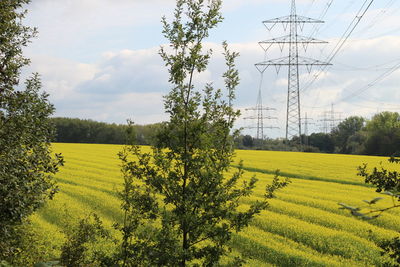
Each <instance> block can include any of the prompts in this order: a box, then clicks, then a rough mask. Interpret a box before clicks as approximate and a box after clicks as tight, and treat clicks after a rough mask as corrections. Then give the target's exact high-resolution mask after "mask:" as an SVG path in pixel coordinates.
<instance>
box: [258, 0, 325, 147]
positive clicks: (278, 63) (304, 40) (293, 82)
mask: <svg viewBox="0 0 400 267" xmlns="http://www.w3.org/2000/svg"><path fill="white" fill-rule="evenodd" d="M306 23H323V21H322V20H316V19H312V18H308V17H304V16H299V15H297V14H296V1H295V0H292V3H291V13H290V15H289V16H285V17H280V18H275V19H270V20H265V21H263V24H264V25H265V27H266V28H267V29H268V30H271V29H272V28H273V27H274V26H275V25H276V24H282V25H283V27H284V30H285V31H286V30H287V29H288V28H289V35H286V36H282V37H278V38H274V39H271V40H267V41H262V42H260V43H259V44H260V46H261V47H262V48H263V49H264V50H265V52H266V51H267V50H268V49H269V48H270V47H271V46H272V45H275V44H278V45H279V47H280V49H281V50H282V51H283V49H284V46H285V44H288V45H289V55H288V56H287V57H283V58H278V59H272V60H264V61H263V62H260V63H257V64H256V67H257V69H258V70H259V71H260V72H261V73H263V72H264V71H265V70H266V69H267V68H268V67H269V66H275V68H276V70H277V72H279V70H280V68H281V67H282V66H288V67H289V72H288V97H287V113H286V139H287V140H288V139H291V138H292V137H294V136H299V137H300V136H301V117H300V116H301V113H300V82H299V66H305V67H306V68H307V70H308V72H309V73H310V72H311V69H312V67H313V66H326V65H331V64H329V63H327V62H322V61H319V60H316V59H312V58H307V57H302V56H299V44H301V45H302V46H303V49H304V51H305V52H306V51H307V48H308V46H309V44H323V43H327V42H325V41H321V40H317V39H314V38H312V37H306V36H301V35H298V31H299V29H300V30H303V28H304V25H305V24H306ZM299 140H300V144H301V138H299Z"/></svg>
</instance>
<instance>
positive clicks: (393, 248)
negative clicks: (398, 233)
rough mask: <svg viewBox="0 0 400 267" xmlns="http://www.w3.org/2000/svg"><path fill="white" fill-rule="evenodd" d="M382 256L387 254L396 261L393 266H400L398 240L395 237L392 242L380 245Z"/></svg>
mask: <svg viewBox="0 0 400 267" xmlns="http://www.w3.org/2000/svg"><path fill="white" fill-rule="evenodd" d="M381 248H382V249H383V254H388V255H389V256H390V257H391V258H392V259H394V260H395V261H396V264H393V266H400V238H399V237H396V238H394V239H392V240H386V241H385V242H383V243H382V244H381Z"/></svg>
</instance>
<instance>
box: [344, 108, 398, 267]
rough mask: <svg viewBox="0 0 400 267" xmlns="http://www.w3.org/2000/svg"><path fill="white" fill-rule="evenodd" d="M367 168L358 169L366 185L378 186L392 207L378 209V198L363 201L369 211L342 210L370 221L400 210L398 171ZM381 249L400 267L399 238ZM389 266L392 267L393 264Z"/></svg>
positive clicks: (387, 242) (394, 160)
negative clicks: (385, 213) (370, 170)
mask: <svg viewBox="0 0 400 267" xmlns="http://www.w3.org/2000/svg"><path fill="white" fill-rule="evenodd" d="M386 115H388V114H386ZM389 162H391V163H399V162H400V160H399V159H396V158H394V157H392V158H390V159H389ZM367 167H368V165H367V164H364V165H363V166H360V167H358V170H359V173H358V175H359V176H362V177H364V178H365V183H367V184H372V185H374V186H376V191H377V192H382V191H383V193H382V194H385V195H388V196H390V197H391V199H392V205H390V206H386V207H381V208H376V207H375V204H376V203H378V201H380V200H382V199H383V198H382V197H376V198H374V199H372V200H363V201H364V202H365V203H367V204H368V209H369V210H368V211H364V210H363V209H362V208H360V207H352V206H349V205H347V204H344V203H339V205H341V207H342V208H344V209H346V210H349V211H350V212H351V214H352V215H354V216H357V217H360V218H363V219H368V220H370V219H375V218H377V217H379V216H381V215H382V214H383V213H384V212H386V211H388V210H392V209H395V208H400V175H399V173H398V172H397V171H388V170H387V169H385V168H383V167H381V168H380V170H378V168H376V167H374V168H373V170H372V172H371V173H369V172H368V171H367ZM396 202H397V203H396ZM381 248H382V249H383V252H382V254H388V255H389V256H390V257H391V258H393V259H394V260H396V262H397V264H396V266H400V242H399V237H396V238H394V239H392V240H386V241H384V242H382V243H381ZM387 264H388V265H392V263H387Z"/></svg>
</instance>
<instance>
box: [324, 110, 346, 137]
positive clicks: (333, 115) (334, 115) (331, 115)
mask: <svg viewBox="0 0 400 267" xmlns="http://www.w3.org/2000/svg"><path fill="white" fill-rule="evenodd" d="M341 114H342V112H335V110H334V109H333V104H332V106H331V110H330V111H324V112H323V113H322V116H321V117H322V119H321V120H320V122H322V125H321V128H322V132H323V133H329V132H331V131H332V130H333V129H334V128H335V127H336V126H337V124H338V123H340V122H341V121H342V119H341ZM338 116H339V118H338Z"/></svg>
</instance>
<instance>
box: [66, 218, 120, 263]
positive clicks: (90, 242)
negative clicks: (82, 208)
mask: <svg viewBox="0 0 400 267" xmlns="http://www.w3.org/2000/svg"><path fill="white" fill-rule="evenodd" d="M65 234H66V238H67V240H66V242H65V243H64V244H63V246H62V248H61V257H60V263H61V264H62V265H63V266H67V267H76V266H99V265H100V264H101V263H102V261H103V260H104V259H105V258H106V254H105V252H104V251H103V250H101V249H100V248H99V245H101V244H103V243H108V242H110V241H112V238H111V235H110V232H109V231H108V230H107V229H105V228H104V226H103V223H102V221H101V220H100V218H99V216H98V215H97V214H95V213H93V214H90V215H89V216H87V217H86V218H84V219H81V220H80V221H79V223H78V225H77V226H74V227H69V228H67V230H66V231H65Z"/></svg>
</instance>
